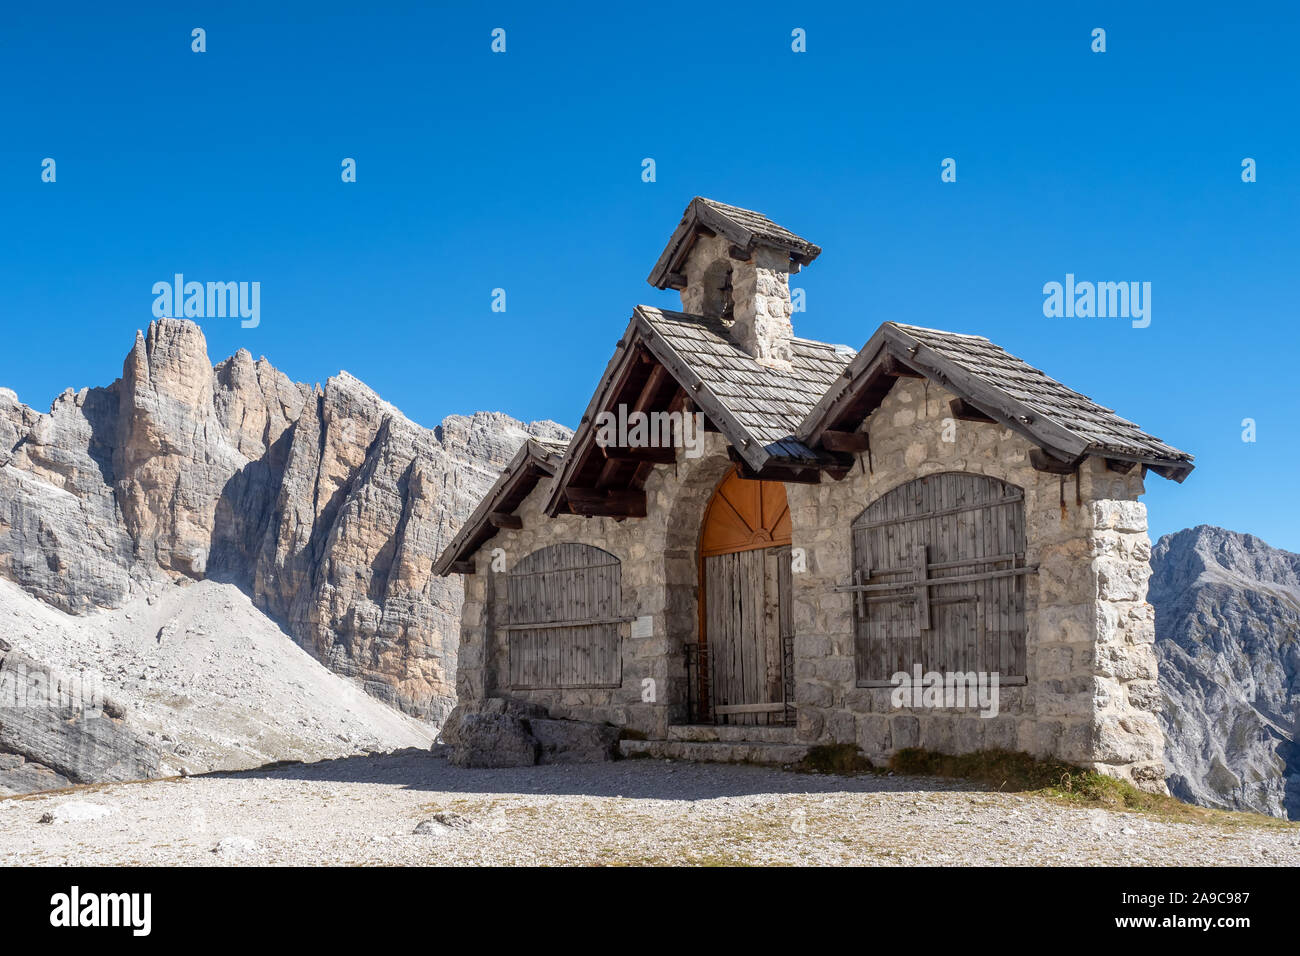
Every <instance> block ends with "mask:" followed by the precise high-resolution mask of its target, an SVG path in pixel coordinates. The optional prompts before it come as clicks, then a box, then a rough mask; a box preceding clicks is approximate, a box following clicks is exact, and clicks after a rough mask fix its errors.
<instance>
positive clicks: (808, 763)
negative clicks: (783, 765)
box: [793, 744, 876, 777]
mask: <svg viewBox="0 0 1300 956" xmlns="http://www.w3.org/2000/svg"><path fill="white" fill-rule="evenodd" d="M793 769H794V771H795V772H796V773H833V774H836V775H837V776H841V777H851V776H854V775H855V774H860V773H871V772H872V771H874V770H875V769H876V768H875V767H874V766H873V765H872V763H871V761H870V760H868V759H867V758H866V756H865V755H864V754H863V753H862V751H861V750H859V749H858V748H857V747H856V746H855V745H854V744H819V745H818V746H816V747H809V748H808V753H807V755H805V756H804V758H803V759H802V760H800V761H799V762H798V763H797V764H795V765H794V768H793Z"/></svg>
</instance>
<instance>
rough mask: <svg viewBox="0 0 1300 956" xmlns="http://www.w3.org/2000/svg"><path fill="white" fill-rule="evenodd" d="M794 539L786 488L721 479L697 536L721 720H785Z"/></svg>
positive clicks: (711, 683)
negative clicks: (786, 645)
mask: <svg viewBox="0 0 1300 956" xmlns="http://www.w3.org/2000/svg"><path fill="white" fill-rule="evenodd" d="M790 538H791V528H790V508H789V503H788V502H787V500H786V494H785V486H784V485H782V484H781V483H780V482H773V481H751V480H747V479H744V478H741V477H740V476H739V475H738V474H737V473H736V472H735V471H732V472H731V473H730V474H728V476H727V477H726V478H725V479H723V481H722V483H721V484H720V485H719V486H718V489H717V491H715V492H714V495H713V500H712V501H711V502H710V503H709V508H708V510H707V511H706V512H705V516H704V527H703V528H702V530H701V533H700V634H701V636H702V640H703V642H704V643H705V644H706V645H707V647H708V650H709V657H710V671H711V675H710V679H709V680H708V688H709V695H708V696H709V698H710V711H711V712H712V714H713V716H714V718H715V719H717V720H719V721H721V722H725V723H736V724H765V723H772V722H781V721H783V720H784V718H785V704H786V699H785V698H786V697H787V696H788V695H787V693H786V691H785V688H786V679H785V678H786V674H785V673H784V670H785V663H786V662H785V657H786V655H785V644H786V637H787V635H786V631H787V630H789V628H788V626H787V622H788V621H789V619H790V611H791V608H790V574H789V570H790V547H789V545H790Z"/></svg>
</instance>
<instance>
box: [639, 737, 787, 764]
mask: <svg viewBox="0 0 1300 956" xmlns="http://www.w3.org/2000/svg"><path fill="white" fill-rule="evenodd" d="M748 729H751V730H752V729H754V728H748ZM618 749H619V750H620V751H622V753H623V756H624V757H637V756H643V757H655V758H657V759H659V760H691V761H696V762H700V763H755V764H767V765H773V766H783V765H785V764H792V763H798V762H799V761H800V760H802V759H803V758H804V756H806V755H807V753H808V746H807V745H806V744H784V743H772V742H770V741H764V740H727V741H722V740H708V741H702V740H621V741H619V744H618Z"/></svg>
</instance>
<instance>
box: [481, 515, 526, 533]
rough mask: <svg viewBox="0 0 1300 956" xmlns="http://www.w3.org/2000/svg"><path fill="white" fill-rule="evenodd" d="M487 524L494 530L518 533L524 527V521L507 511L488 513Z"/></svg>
mask: <svg viewBox="0 0 1300 956" xmlns="http://www.w3.org/2000/svg"><path fill="white" fill-rule="evenodd" d="M487 519H488V524H490V525H492V527H494V528H502V529H505V530H507V531H518V530H520V529H521V528H523V526H524V519H523V518H521V517H519V515H515V514H510V513H509V512H507V511H489V512H488V516H487Z"/></svg>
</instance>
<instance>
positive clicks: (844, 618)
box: [458, 379, 1164, 789]
mask: <svg viewBox="0 0 1300 956" xmlns="http://www.w3.org/2000/svg"><path fill="white" fill-rule="evenodd" d="M951 398H952V396H951V395H950V394H948V393H947V392H946V391H944V390H943V389H941V388H939V387H937V386H935V385H933V384H930V383H927V382H925V381H924V380H916V379H900V380H899V382H898V384H897V385H896V386H895V387H894V388H893V389H892V390H891V392H890V393H889V395H888V396H887V397H886V398H885V401H884V402H883V404H882V405H881V407H880V408H879V409H877V411H876V412H875V413H874V414H873V415H872V417H871V418H870V419H869V420H868V422H867V423H866V424H865V425H864V429H866V430H868V431H869V432H870V435H871V447H872V463H871V469H870V471H869V472H867V473H864V471H863V469H862V468H860V467H856V468H854V470H853V472H852V473H851V474H850V475H849V476H848V477H846V478H845V479H844V480H843V481H839V482H835V481H831V480H829V479H826V480H824V481H823V483H821V484H819V485H794V484H791V485H787V486H786V492H787V495H788V498H789V501H790V511H791V519H792V525H793V544H794V547H796V548H803V549H804V551H805V552H806V555H807V571H806V572H802V573H796V574H795V575H794V602H795V606H794V625H795V633H796V638H795V679H796V683H795V702H796V705H797V709H798V715H799V717H798V720H799V723H798V734H799V737H800V739H801V740H804V741H807V742H819V743H828V742H836V743H857V744H858V745H859V746H860V747H861V748H862V750H863V751H864V752H865V753H866V754H867V755H868V756H870V757H872V758H874V759H882V758H884V757H887V756H888V755H889V754H891V753H893V752H895V751H897V750H898V749H901V748H904V747H913V746H920V747H924V748H927V749H932V750H937V751H943V752H969V751H974V750H980V749H989V748H1004V749H1010V750H1023V751H1027V752H1029V753H1031V754H1034V755H1037V756H1042V757H1049V756H1054V757H1058V758H1060V759H1063V760H1067V761H1070V762H1073V763H1078V764H1081V765H1085V766H1089V767H1093V768H1096V769H1099V770H1102V771H1104V772H1107V773H1110V774H1113V775H1116V776H1120V777H1125V778H1128V779H1132V780H1134V781H1136V782H1138V783H1139V784H1141V785H1144V786H1148V787H1153V788H1156V789H1159V788H1161V787H1163V782H1162V781H1163V773H1164V771H1163V765H1162V763H1161V756H1160V755H1161V751H1162V747H1163V739H1162V737H1161V732H1160V729H1159V726H1158V724H1157V722H1156V719H1155V716H1154V714H1153V711H1154V709H1155V708H1156V707H1157V706H1158V703H1157V701H1158V695H1157V691H1156V683H1155V677H1156V673H1155V656H1154V652H1153V648H1152V643H1153V640H1154V617H1153V614H1152V611H1151V607H1150V605H1148V604H1147V603H1146V579H1147V576H1148V575H1149V573H1150V571H1149V564H1148V561H1149V558H1150V541H1149V539H1148V538H1147V535H1146V511H1145V508H1144V506H1143V505H1142V504H1140V503H1139V502H1138V501H1137V498H1138V496H1139V495H1141V494H1142V491H1143V484H1142V477H1141V471H1140V469H1134V470H1133V471H1131V472H1130V473H1129V474H1127V475H1124V474H1119V473H1117V472H1112V471H1109V470H1107V469H1106V467H1105V465H1104V463H1103V462H1102V461H1100V460H1098V459H1089V460H1088V461H1087V462H1085V464H1084V466H1083V467H1082V469H1081V470H1080V475H1079V480H1080V482H1081V487H1079V488H1078V489H1077V490H1076V487H1075V482H1076V478H1075V477H1074V476H1066V477H1064V479H1062V477H1061V476H1058V475H1049V474H1045V473H1042V472H1039V471H1035V470H1034V469H1033V468H1032V466H1031V465H1030V461H1029V452H1030V447H1031V446H1030V445H1029V443H1028V442H1026V441H1025V440H1024V439H1022V438H1020V437H1019V436H1017V435H1015V434H1014V433H1013V432H1011V431H1010V430H1008V429H1005V428H1003V427H1002V426H999V425H993V424H982V423H972V422H961V421H956V422H954V421H952V420H951V418H950V417H949V416H950V412H949V404H948V403H949V400H950V399H951ZM945 438H949V439H951V440H945ZM706 439H707V441H706V445H705V454H704V456H702V457H701V458H698V459H694V460H692V459H687V458H685V457H684V456H683V455H681V454H680V453H679V456H678V462H677V464H676V465H675V466H661V467H658V468H656V469H655V471H654V473H653V474H652V476H651V478H650V480H649V481H648V483H647V488H646V490H647V517H646V518H644V519H639V520H628V521H622V522H619V521H614V520H612V519H607V518H583V517H578V516H574V515H564V516H560V517H558V518H554V519H551V518H547V517H545V516H544V515H543V513H542V510H541V509H542V506H543V504H544V502H545V499H546V497H547V495H548V494H549V492H550V486H549V482H542V483H541V484H539V486H538V487H537V488H536V489H535V490H534V492H533V493H532V495H530V497H529V498H528V499H527V500H526V501H525V502H524V504H523V506H522V507H521V508H520V511H519V514H520V516H521V517H522V519H523V529H522V530H520V531H502V532H500V533H498V534H497V535H496V537H494V538H492V539H491V540H490V541H489V542H488V543H487V544H486V545H485V546H484V547H483V548H481V549H480V551H479V552H478V554H477V555H476V558H475V560H476V567H477V573H475V574H473V575H470V576H467V577H466V579H465V580H466V588H465V606H464V612H463V629H462V645H461V649H460V664H459V668H460V669H459V674H458V691H459V694H460V698H461V700H462V701H471V700H477V699H482V698H484V697H490V696H509V697H515V698H518V699H522V700H526V701H529V702H532V703H539V704H543V705H545V706H546V707H547V708H548V709H549V710H550V712H551V714H552V716H556V717H569V718H576V719H584V720H604V721H609V722H611V723H615V724H619V725H623V726H628V727H632V728H634V729H636V730H639V731H641V732H643V733H646V734H649V735H650V736H653V737H662V736H663V735H664V734H665V733H666V730H667V727H668V725H669V724H671V723H675V722H679V721H681V720H683V719H684V718H685V713H686V707H685V667H684V652H683V650H682V648H683V645H684V644H685V643H686V642H688V641H689V642H694V641H695V640H696V635H697V632H698V618H697V607H698V603H697V601H698V597H697V593H696V592H697V586H698V580H699V577H698V574H699V568H698V551H697V549H698V541H699V531H700V525H701V521H702V519H703V515H704V511H705V508H706V506H707V504H708V502H709V499H710V498H711V496H712V493H713V490H714V488H715V487H716V486H717V483H718V482H719V481H720V480H721V479H722V477H723V476H724V475H725V474H726V472H727V470H728V468H729V467H730V463H729V461H728V459H727V458H726V455H725V451H726V447H725V443H724V442H723V440H722V439H721V437H720V436H718V435H716V434H708V435H707V436H706ZM947 471H959V472H972V473H976V474H983V475H988V476H990V477H994V478H998V479H1000V480H1002V481H1007V482H1010V483H1012V484H1014V485H1017V486H1019V487H1021V488H1023V489H1024V493H1025V528H1026V539H1027V554H1026V559H1027V561H1028V562H1029V563H1031V564H1034V563H1036V564H1038V565H1039V570H1038V572H1037V573H1036V574H1033V575H1029V576H1028V577H1027V580H1026V607H1025V617H1026V623H1027V631H1028V633H1027V648H1026V651H1027V653H1026V665H1027V666H1026V670H1027V673H1026V675H1025V676H1026V677H1027V683H1026V684H1025V685H1023V686H1004V687H1002V688H1001V692H1000V701H999V714H998V715H997V716H996V717H991V718H984V717H981V716H979V714H978V711H977V710H976V709H975V708H971V709H968V710H963V711H953V710H942V709H920V708H918V709H895V708H893V707H892V706H891V701H890V692H891V688H888V687H885V688H870V687H858V686H857V680H856V673H855V670H856V664H855V660H854V639H853V622H852V607H851V600H852V598H851V596H850V595H848V594H845V593H837V592H835V591H834V590H833V588H834V587H835V586H836V585H839V584H844V583H846V582H848V581H849V580H850V578H851V570H852V569H851V564H852V557H851V534H850V525H851V524H852V522H853V520H854V519H855V518H856V517H857V516H858V515H859V514H860V513H861V511H862V510H863V509H864V508H865V507H866V506H867V505H868V504H870V503H871V502H872V501H874V500H875V499H876V498H878V497H879V496H880V495H882V494H884V493H885V492H887V491H889V490H891V489H893V488H895V487H897V486H898V485H900V484H903V483H905V482H907V481H910V480H911V479H913V478H917V477H920V476H924V475H929V474H934V473H938V472H947ZM1080 502H1081V503H1080ZM564 541H575V542H582V543H586V544H592V545H595V546H597V547H600V548H603V549H604V550H606V551H609V552H611V553H613V554H614V555H615V556H616V557H618V558H619V559H620V561H621V562H622V588H623V614H624V615H627V616H631V617H638V618H649V625H650V626H649V627H648V628H647V627H638V628H637V629H636V630H637V632H638V633H643V634H645V635H646V636H640V637H636V638H633V637H631V633H632V630H633V629H632V626H631V625H626V624H625V625H623V627H624V638H625V640H624V642H623V685H622V687H620V688H617V689H613V690H610V689H602V690H562V691H522V692H511V691H510V689H509V687H508V686H507V679H506V674H507V673H508V672H507V669H506V667H507V661H506V655H507V649H506V633H507V632H498V631H495V630H494V629H493V628H492V627H491V623H492V621H494V620H496V621H500V620H503V619H504V617H505V613H506V607H505V590H506V589H505V577H504V574H503V573H502V572H504V571H508V570H509V569H510V568H512V567H513V566H514V564H515V563H516V562H517V561H518V560H519V559H520V558H522V557H524V556H525V555H527V554H529V553H531V552H532V551H534V550H536V549H537V548H540V547H544V546H546V545H550V544H556V543H560V542H564ZM497 548H500V549H503V552H504V553H503V560H499V561H498V562H497V564H498V568H499V570H498V571H497V572H494V571H493V570H492V564H493V554H494V549H497ZM490 633H491V634H493V635H494V637H493V639H492V640H490V641H487V640H485V638H486V636H487V635H488V634H490ZM646 678H650V679H652V680H653V682H654V684H653V689H652V691H651V692H650V693H648V694H647V690H646V686H645V685H644V684H643V680H644V679H646Z"/></svg>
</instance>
